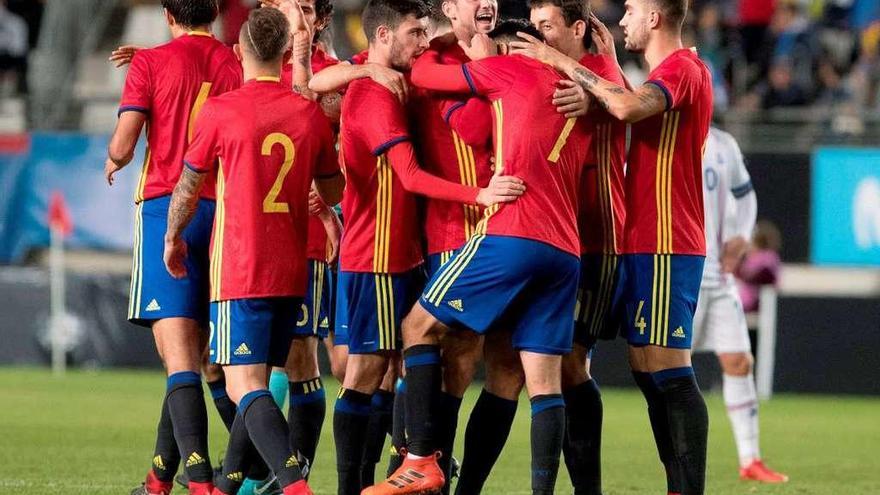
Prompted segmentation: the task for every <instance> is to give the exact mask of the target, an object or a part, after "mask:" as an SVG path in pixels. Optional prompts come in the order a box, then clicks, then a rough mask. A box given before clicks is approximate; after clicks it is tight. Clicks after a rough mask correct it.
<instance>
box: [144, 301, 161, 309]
mask: <svg viewBox="0 0 880 495" xmlns="http://www.w3.org/2000/svg"><path fill="white" fill-rule="evenodd" d="M160 309H162V306H159V302H158V301H156V300H155V299H153V300H152V301H150V304H147V311H159V310H160Z"/></svg>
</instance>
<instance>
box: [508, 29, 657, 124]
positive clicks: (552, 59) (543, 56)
mask: <svg viewBox="0 0 880 495" xmlns="http://www.w3.org/2000/svg"><path fill="white" fill-rule="evenodd" d="M518 35H519V36H520V37H521V38H523V39H524V40H526V41H514V42H511V43H510V46H511V47H512V48H515V49H516V50H517V51H516V53H520V54H522V55H525V56H528V57H532V58H534V59H537V60H540V61H541V62H544V63H545V64H548V65H551V66H553V67H554V68H556V70H558V71H560V72H562V73H564V74H566V75H567V76H568V77H569V78H571V80H572V81H574V82H576V83H578V84H580V85H581V86H583V88H584V89H586V90H587V91H589V92H590V93H592V94H593V96H595V97H596V101H598V102H599V104H600V105H602V107H603V108H604V109H605V110H607V111H608V113H610V114H611V115H613V116H615V117H616V118H617V119H619V120H622V121H624V122H629V123H633V122H638V121H640V120H643V119H646V118H648V117H650V116H652V115H656V114H658V113H662V112H664V111H665V110H666V109H667V108H666V107H667V104H668V102H667V99H666V95H665V94H664V93H663V91H662V90H661V89H660V88H659V87H658V86H656V85H654V84H643V85H642V86H640V87H638V88H636V89H634V90H629V89H627V88H623V87H621V86H618V85H616V84H614V83H612V82H609V81H607V80H605V79H602V78H601V77H599V76H597V75H596V74H595V73H594V72H593V71H591V70H589V69H587V68H586V67H584V66H582V65H581V64H579V63H578V62H577V61H576V60H574V59H572V58H570V57H567V56H565V55H563V54H562V53H560V52H559V51H557V50H555V49H554V48H552V47H550V46H549V45H546V44H545V43H544V42H542V41H540V40H538V39H537V38H534V37H532V36H530V35H528V34H525V33H518Z"/></svg>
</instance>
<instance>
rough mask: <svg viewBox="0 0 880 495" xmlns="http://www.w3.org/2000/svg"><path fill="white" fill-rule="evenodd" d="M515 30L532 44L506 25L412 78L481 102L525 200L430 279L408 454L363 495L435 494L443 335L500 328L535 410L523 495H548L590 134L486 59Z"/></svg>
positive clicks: (413, 347) (540, 72) (415, 321)
mask: <svg viewBox="0 0 880 495" xmlns="http://www.w3.org/2000/svg"><path fill="white" fill-rule="evenodd" d="M524 30H527V31H531V32H533V33H534V34H535V35H536V36H540V33H538V32H537V31H536V30H535V29H534V28H533V27H532V26H531V25H529V24H528V22H527V21H505V22H502V23H501V24H499V26H498V27H497V28H496V29H495V30H494V31H493V36H494V37H495V41H493V40H490V39H489V38H488V37H486V36H485V35H483V36H475V37H474V38H473V40H472V42H471V44H470V45H469V46H468V49H467V52H468V55H469V57H470V58H471V59H472V61H471V62H468V63H467V64H464V65H461V66H449V65H420V66H419V67H417V68H416V70H414V72H413V83H414V84H415V85H417V86H421V87H424V88H427V89H431V90H435V91H449V92H465V91H471V92H472V93H474V94H479V95H483V96H485V97H486V98H488V99H489V100H490V101H491V102H492V108H493V114H494V119H495V128H494V133H493V134H494V144H495V166H496V174H498V173H510V174H513V175H515V176H517V177H520V178H522V179H523V180H524V181H525V182H526V183H527V184H529V188H528V190H527V191H526V192H525V194H523V196H522V197H520V198H519V199H518V200H517V201H515V202H512V203H505V204H501V205H495V206H492V207H489V208H488V209H487V210H486V214H485V216H484V218H483V220H481V222H480V224H479V225H478V227H477V229H476V232H475V234H474V235H473V236H472V237H471V238H470V240H469V241H468V242H467V244H466V245H465V247H464V248H462V250H461V251H460V252H459V253H458V254H456V255H455V256H453V258H452V259H451V260H450V261H449V262H448V263H447V264H446V265H444V266H443V267H442V268H441V269H440V271H438V272H437V274H435V275H434V277H433V278H432V279H431V281H430V282H429V283H428V285H427V288H426V289H425V291H424V293H423V294H422V297H421V298H420V300H419V303H418V304H417V305H415V306H414V308H413V310H412V311H411V312H410V314H409V316H407V318H406V320H405V323H404V343H405V351H404V362H405V365H406V382H407V394H408V395H407V401H406V407H407V411H406V421H407V433H408V435H409V442H408V449H409V453H408V454H407V457H406V460H405V461H404V463H403V465H402V466H401V467H400V468H399V469H398V470H397V471H396V472H395V473H394V474H393V475H392V476H391V477H390V478H389V479H388V480H386V481H385V482H384V483H381V484H379V485H376V486H374V487H371V488H370V489H368V490H366V491H365V492H364V493H365V494H368V495H378V494H382V495H384V494H407V493H421V492H428V491H431V490H436V489H438V488H440V487H442V486H443V483H444V475H443V473H442V471H441V470H440V468H439V466H438V465H437V463H436V458H435V452H436V451H437V447H438V446H437V442H436V439H435V437H434V432H433V431H432V430H433V428H434V425H435V421H436V419H435V415H436V412H435V411H436V410H437V409H436V404H437V400H438V398H439V393H440V389H439V384H440V376H441V373H442V370H441V363H440V346H439V343H440V339H441V338H442V337H443V335H444V334H445V333H446V332H447V331H448V330H449V329H450V328H456V329H461V328H464V329H468V330H471V331H474V332H477V333H486V332H487V331H489V329H490V328H492V327H493V326H495V324H496V323H497V322H499V321H500V320H501V319H502V318H503V319H504V322H505V323H506V324H508V325H509V326H510V327H511V329H512V344H513V346H514V347H515V348H516V349H517V350H518V351H519V352H520V358H521V360H522V365H523V368H524V370H525V374H526V382H527V385H528V389H529V395H530V397H531V402H532V453H533V455H532V490H533V492H535V493H552V491H553V486H554V485H555V483H556V474H557V471H558V467H559V454H560V452H561V449H562V437H563V434H564V429H565V418H564V410H563V408H564V403H563V400H562V396H561V389H560V363H561V356H562V355H563V354H565V353H567V352H569V351H570V350H571V342H572V327H573V325H572V324H571V315H573V314H574V307H575V300H576V296H577V279H578V271H579V270H578V267H579V262H578V255H579V253H580V241H579V239H578V235H577V208H578V198H577V196H578V194H577V185H578V183H579V178H580V172H581V169H582V167H583V164H584V161H585V158H586V145H587V134H586V131H585V127H584V125H583V123H579V122H578V120H577V118H566V117H565V116H564V115H562V114H560V113H558V112H557V111H556V108H555V107H554V106H553V105H552V103H551V101H550V97H551V96H552V94H553V93H554V91H555V89H556V87H557V84H558V82H559V81H560V80H561V77H560V75H559V74H558V73H557V72H556V71H554V70H553V69H552V68H550V67H548V66H546V65H544V64H542V63H539V62H536V61H532V60H529V59H527V58H524V57H521V56H519V55H515V54H514V55H510V56H500V57H488V58H485V56H486V55H491V54H493V53H497V50H498V48H499V47H501V48H502V53H504V52H506V50H504V48H506V44H507V43H508V42H509V41H511V40H514V39H516V32H517V31H524ZM496 42H497V43H498V45H496ZM526 129H527V131H525V130H526ZM522 132H528V136H525V135H523V134H522ZM511 253H516V255H515V256H511ZM517 301H528V302H529V304H527V305H526V304H517V303H516V302H517Z"/></svg>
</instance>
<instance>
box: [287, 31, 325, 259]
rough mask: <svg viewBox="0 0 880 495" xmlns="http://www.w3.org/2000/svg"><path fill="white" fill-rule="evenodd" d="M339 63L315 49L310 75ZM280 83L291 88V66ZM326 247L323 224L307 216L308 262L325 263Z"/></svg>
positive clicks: (316, 218) (315, 217) (314, 217)
mask: <svg viewBox="0 0 880 495" xmlns="http://www.w3.org/2000/svg"><path fill="white" fill-rule="evenodd" d="M338 63H339V60H336V59H335V58H333V57H331V56H330V55H327V53H326V52H324V50H321V49H317V48H316V49H315V50H314V51H313V52H312V60H311V65H312V73H313V74H317V73H318V72H321V71H322V70H324V69H326V68H327V67H330V66H331V65H336V64H338ZM281 82H282V83H283V84H285V85H286V86H287V87H288V88H292V87H293V64H284V67H283V69H282V71H281ZM328 251H329V249H328V247H327V231H326V230H325V229H324V224H323V223H322V222H321V220H320V219H319V218H318V217H317V216H315V215H310V216H309V242H308V248H307V249H306V257H308V258H309V259H310V260H320V261H327V256H328Z"/></svg>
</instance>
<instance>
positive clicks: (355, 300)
mask: <svg viewBox="0 0 880 495" xmlns="http://www.w3.org/2000/svg"><path fill="white" fill-rule="evenodd" d="M424 285H425V275H424V271H423V270H422V267H418V268H414V269H412V270H410V271H408V272H405V273H393V274H391V273H357V272H339V282H338V285H337V291H338V296H337V297H338V299H337V303H336V334H335V335H334V343H335V344H336V345H347V346H348V352H349V354H371V353H375V352H381V351H395V350H398V349H400V344H401V337H402V335H401V333H400V323H401V322H402V321H403V317H404V316H406V315H407V313H409V311H410V309H412V306H413V304H415V302H416V300H418V297H419V294H420V293H421V290H422V287H424Z"/></svg>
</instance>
